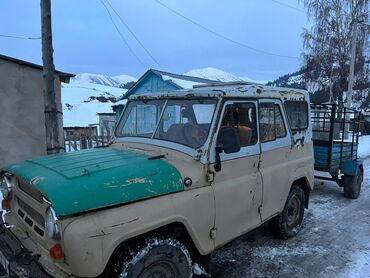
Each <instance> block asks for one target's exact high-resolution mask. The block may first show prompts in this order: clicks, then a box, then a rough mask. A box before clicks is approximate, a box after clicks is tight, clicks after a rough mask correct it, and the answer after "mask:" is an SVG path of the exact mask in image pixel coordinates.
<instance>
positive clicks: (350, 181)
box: [343, 169, 363, 199]
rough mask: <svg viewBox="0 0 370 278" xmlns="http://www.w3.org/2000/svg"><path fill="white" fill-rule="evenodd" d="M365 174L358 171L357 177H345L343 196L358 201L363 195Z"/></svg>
mask: <svg viewBox="0 0 370 278" xmlns="http://www.w3.org/2000/svg"><path fill="white" fill-rule="evenodd" d="M362 176H363V172H362V170H361V169H359V170H358V171H357V175H356V176H347V175H344V176H343V195H344V196H345V197H346V198H349V199H357V198H358V197H359V196H360V193H361V184H362Z"/></svg>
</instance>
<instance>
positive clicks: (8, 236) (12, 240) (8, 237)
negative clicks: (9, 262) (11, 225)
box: [1, 228, 23, 255]
mask: <svg viewBox="0 0 370 278" xmlns="http://www.w3.org/2000/svg"><path fill="white" fill-rule="evenodd" d="M3 231H4V233H3V234H2V235H1V236H2V238H3V240H4V241H5V243H6V245H8V247H9V248H10V249H11V250H12V253H13V255H19V254H20V253H21V252H22V251H23V246H22V244H21V242H20V241H19V240H18V239H17V238H16V236H15V235H14V234H13V233H12V232H11V231H10V230H9V229H6V228H5V229H3Z"/></svg>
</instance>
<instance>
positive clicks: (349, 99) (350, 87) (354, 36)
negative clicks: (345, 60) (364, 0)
mask: <svg viewBox="0 0 370 278" xmlns="http://www.w3.org/2000/svg"><path fill="white" fill-rule="evenodd" d="M357 31H358V22H357V21H355V22H354V23H353V29H352V41H351V61H350V65H349V66H350V68H349V77H348V92H347V107H349V108H350V107H351V105H352V95H353V79H354V75H355V60H356V42H357Z"/></svg>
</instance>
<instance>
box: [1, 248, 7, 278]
mask: <svg viewBox="0 0 370 278" xmlns="http://www.w3.org/2000/svg"><path fill="white" fill-rule="evenodd" d="M0 264H1V266H2V267H3V268H4V269H5V271H6V273H7V274H9V261H8V260H7V258H6V257H5V256H4V254H3V252H1V251H0Z"/></svg>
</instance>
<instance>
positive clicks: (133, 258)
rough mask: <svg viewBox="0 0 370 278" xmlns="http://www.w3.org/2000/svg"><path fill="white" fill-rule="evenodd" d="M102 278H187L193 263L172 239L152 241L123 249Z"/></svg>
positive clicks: (183, 248)
mask: <svg viewBox="0 0 370 278" xmlns="http://www.w3.org/2000/svg"><path fill="white" fill-rule="evenodd" d="M121 252H122V253H121V254H119V255H118V256H117V257H116V260H115V261H114V262H113V264H112V265H110V267H109V270H108V271H107V273H105V275H104V276H103V277H120V278H189V277H191V275H192V259H191V256H190V252H189V251H188V249H187V247H186V246H185V245H184V244H183V243H181V242H180V241H178V240H177V239H175V238H171V237H167V238H162V237H158V238H151V239H150V240H148V241H146V243H145V244H143V245H141V246H140V247H139V246H130V247H128V248H127V247H126V248H123V250H122V251H121Z"/></svg>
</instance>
